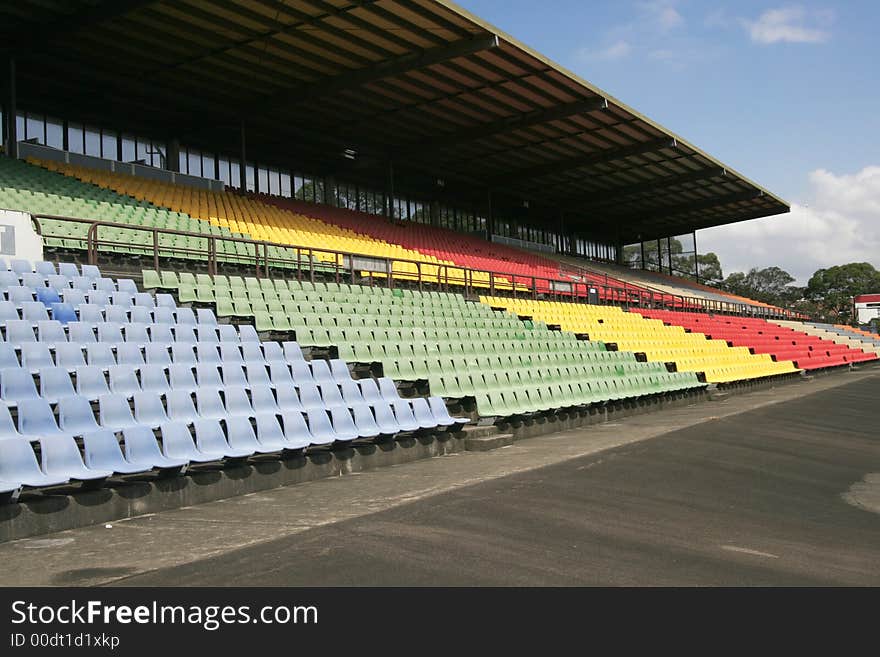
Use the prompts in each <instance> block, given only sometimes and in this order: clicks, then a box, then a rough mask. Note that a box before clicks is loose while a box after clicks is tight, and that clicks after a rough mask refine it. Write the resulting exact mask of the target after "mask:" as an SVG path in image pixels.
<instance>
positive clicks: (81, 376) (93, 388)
mask: <svg viewBox="0 0 880 657" xmlns="http://www.w3.org/2000/svg"><path fill="white" fill-rule="evenodd" d="M75 374H76V393H77V394H78V395H82V396H83V397H86V398H87V399H98V398H99V397H100V396H101V395H107V394H109V393H110V388H108V387H107V379H106V378H105V376H104V368H102V367H100V366H98V365H86V366H85V367H77V368H76V370H75Z"/></svg>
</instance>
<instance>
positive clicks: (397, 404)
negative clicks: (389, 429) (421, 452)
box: [388, 399, 421, 431]
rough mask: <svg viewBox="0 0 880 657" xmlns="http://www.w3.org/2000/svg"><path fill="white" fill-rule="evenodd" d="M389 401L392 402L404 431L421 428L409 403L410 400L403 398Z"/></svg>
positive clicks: (396, 417)
mask: <svg viewBox="0 0 880 657" xmlns="http://www.w3.org/2000/svg"><path fill="white" fill-rule="evenodd" d="M388 403H390V404H391V409H392V410H393V411H394V418H395V419H396V420H397V424H398V425H400V429H401V430H402V431H416V430H417V429H419V428H421V425H420V424H419V423H418V422H417V421H416V418H415V416H414V415H413V411H412V407H411V406H410V405H409V402H407V401H406V400H404V399H401V400H398V401H392V402H388Z"/></svg>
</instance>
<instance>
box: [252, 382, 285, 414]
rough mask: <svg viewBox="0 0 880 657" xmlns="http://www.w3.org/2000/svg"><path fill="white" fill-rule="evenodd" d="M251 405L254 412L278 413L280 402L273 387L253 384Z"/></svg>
mask: <svg viewBox="0 0 880 657" xmlns="http://www.w3.org/2000/svg"><path fill="white" fill-rule="evenodd" d="M250 392H251V406H252V407H253V409H254V413H278V412H280V410H281V409H280V408H278V402H277V401H276V400H275V394H274V393H273V392H272V388H270V387H269V386H267V385H253V384H251V388H250Z"/></svg>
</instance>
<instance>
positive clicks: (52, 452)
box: [40, 436, 113, 481]
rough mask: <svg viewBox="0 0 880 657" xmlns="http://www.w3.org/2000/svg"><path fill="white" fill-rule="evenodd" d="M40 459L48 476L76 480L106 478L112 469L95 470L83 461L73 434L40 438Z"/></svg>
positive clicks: (111, 472)
mask: <svg viewBox="0 0 880 657" xmlns="http://www.w3.org/2000/svg"><path fill="white" fill-rule="evenodd" d="M40 460H41V461H42V462H43V472H44V473H45V474H46V476H47V477H66V478H67V479H71V480H75V481H95V480H99V479H106V478H107V477H109V476H110V475H112V474H113V471H112V470H93V469H91V468H88V467H86V465H85V463H83V459H82V455H81V454H80V452H79V447H77V445H76V441H74V439H73V437H72V436H48V437H46V438H40Z"/></svg>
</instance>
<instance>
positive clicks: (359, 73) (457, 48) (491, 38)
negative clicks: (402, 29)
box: [246, 34, 499, 113]
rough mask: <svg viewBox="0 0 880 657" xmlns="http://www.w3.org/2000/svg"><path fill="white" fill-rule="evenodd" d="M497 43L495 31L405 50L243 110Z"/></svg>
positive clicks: (306, 96) (360, 82)
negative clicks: (392, 57)
mask: <svg viewBox="0 0 880 657" xmlns="http://www.w3.org/2000/svg"><path fill="white" fill-rule="evenodd" d="M498 46H499V40H498V37H497V36H496V35H494V34H489V35H484V36H480V37H476V38H474V39H464V40H462V41H455V42H454V43H451V44H449V45H448V46H441V47H438V48H430V49H428V50H423V51H421V52H417V53H408V54H406V55H402V56H401V57H396V58H394V59H388V60H385V61H381V62H377V63H376V64H374V65H373V66H368V67H366V68H362V69H358V70H354V71H350V72H348V73H343V74H341V75H336V76H333V77H330V78H327V79H324V80H318V81H317V82H313V83H310V84H304V85H301V86H298V87H296V88H293V89H287V90H284V91H282V92H279V93H277V94H274V95H272V96H270V97H269V98H264V99H262V100H260V101H259V102H257V103H253V104H250V105H248V107H247V108H246V109H247V110H250V111H253V112H257V113H259V112H260V111H261V110H265V109H268V108H272V107H283V106H289V105H292V104H297V103H304V102H307V101H310V100H313V99H315V98H320V97H322V96H328V95H331V94H334V93H337V92H341V91H347V90H350V89H351V88H352V87H360V86H362V85H365V84H369V83H370V82H376V81H377V80H381V79H383V78H388V77H393V76H395V75H400V74H401V73H406V72H407V71H413V70H416V69H421V68H426V67H428V66H433V65H434V64H439V63H441V62H444V61H447V60H449V59H455V58H456V57H462V56H464V55H470V54H472V53H475V52H481V51H483V50H489V49H492V48H497V47H498Z"/></svg>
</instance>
